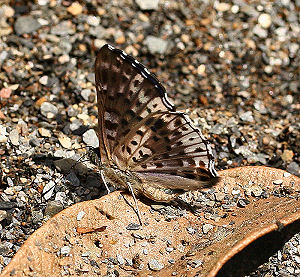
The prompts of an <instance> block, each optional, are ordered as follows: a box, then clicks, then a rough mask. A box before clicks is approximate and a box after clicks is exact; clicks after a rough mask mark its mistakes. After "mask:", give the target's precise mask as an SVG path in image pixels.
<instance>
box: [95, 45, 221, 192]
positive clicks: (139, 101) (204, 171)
mask: <svg viewBox="0 0 300 277" xmlns="http://www.w3.org/2000/svg"><path fill="white" fill-rule="evenodd" d="M95 74H96V87H97V93H98V109H99V127H100V134H99V140H100V153H101V161H102V162H104V163H106V164H114V165H117V166H118V168H119V169H120V170H123V171H130V172H135V173H137V175H138V176H139V177H140V178H141V180H145V181H147V182H149V180H152V182H156V183H157V186H162V187H167V186H170V180H172V184H173V185H174V184H176V185H175V186H176V187H177V188H181V189H184V188H185V187H189V186H188V184H190V187H193V189H195V188H197V186H198V187H200V186H201V185H203V184H207V185H209V184H212V183H213V182H214V180H215V178H214V177H216V176H217V174H216V171H215V169H214V166H213V163H214V162H213V156H212V153H211V148H210V146H209V144H208V142H207V141H206V140H205V139H204V138H203V136H202V134H201V132H200V130H199V129H197V128H195V127H194V126H193V125H192V123H191V121H190V120H189V118H188V117H187V116H186V115H185V114H183V113H181V112H176V111H175V108H174V106H173V105H172V104H171V103H170V102H169V101H168V99H167V96H166V92H165V89H164V88H163V87H162V85H161V84H160V83H159V81H158V80H157V79H156V77H154V75H152V74H150V73H149V71H148V70H147V69H146V68H145V67H144V66H143V65H142V64H140V63H138V62H137V61H136V60H134V59H133V58H132V57H130V56H128V55H127V54H125V53H124V52H123V51H121V50H118V49H115V48H113V47H111V46H109V45H105V46H104V47H102V48H101V50H100V51H99V53H98V55H97V59H96V63H95ZM153 174H154V175H153ZM168 176H169V177H170V176H172V177H170V178H169V181H168V180H167V179H168Z"/></svg>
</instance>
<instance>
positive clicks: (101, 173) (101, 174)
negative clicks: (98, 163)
mask: <svg viewBox="0 0 300 277" xmlns="http://www.w3.org/2000/svg"><path fill="white" fill-rule="evenodd" d="M100 176H101V179H102V182H103V184H104V186H105V188H106V190H107V193H110V189H109V188H108V185H107V183H106V181H105V178H104V175H103V172H102V170H100Z"/></svg>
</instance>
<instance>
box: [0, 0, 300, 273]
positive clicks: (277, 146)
mask: <svg viewBox="0 0 300 277" xmlns="http://www.w3.org/2000/svg"><path fill="white" fill-rule="evenodd" d="M26 2H27V1H21V0H20V1H17V0H16V1H1V3H0V67H1V71H0V159H1V164H0V166H1V167H0V173H1V175H0V271H1V269H2V268H3V267H4V266H5V265H6V264H7V263H8V262H9V261H10V259H11V258H12V257H13V255H14V253H15V252H16V251H17V250H18V249H19V247H20V246H21V245H22V244H23V242H24V240H26V238H27V237H28V236H29V235H30V234H31V233H32V232H33V231H34V230H36V229H37V228H38V227H39V226H41V225H42V223H43V222H44V221H46V220H47V219H49V217H51V216H52V215H54V214H56V213H57V212H58V211H60V210H62V209H64V208H66V207H68V206H70V205H72V204H73V203H76V202H79V201H82V200H88V199H95V198H97V197H99V195H103V194H105V191H104V189H103V187H102V186H101V184H100V182H99V180H98V178H97V177H95V176H93V175H88V177H83V176H82V175H81V176H80V175H79V174H77V175H76V174H75V173H72V174H70V175H68V176H67V179H68V180H69V183H66V182H62V179H61V178H62V177H61V176H62V175H61V173H60V172H58V171H57V170H56V169H55V166H54V161H55V160H58V159H61V158H71V157H72V159H75V160H77V159H78V158H79V157H80V156H82V154H83V153H85V152H86V146H87V145H90V146H93V145H94V142H95V132H94V131H93V129H92V127H93V126H94V125H95V124H96V123H97V107H96V105H95V98H96V94H95V89H94V85H93V83H94V73H93V63H94V59H95V53H96V51H97V49H99V48H100V47H101V46H102V45H104V44H105V43H111V44H112V45H114V46H116V47H118V48H121V49H122V50H124V51H126V52H127V53H128V54H131V55H132V56H134V57H136V58H137V59H138V60H139V61H141V62H142V63H144V64H145V65H146V66H147V67H148V68H149V69H150V70H151V71H152V72H154V73H155V74H156V75H157V76H158V77H159V79H160V81H161V82H162V83H163V84H164V85H165V86H166V89H167V91H168V92H169V97H170V98H172V99H175V100H174V102H175V105H176V106H178V107H179V109H180V110H183V111H187V112H188V113H189V114H190V116H191V118H192V120H193V121H194V122H195V125H197V126H199V127H200V128H201V129H202V131H203V133H204V134H205V135H206V137H207V138H208V139H209V140H210V142H211V143H212V145H213V147H214V149H215V152H216V157H217V159H216V167H217V169H218V170H220V169H226V168H230V167H236V166H243V165H267V166H272V167H276V168H281V169H285V170H287V171H288V172H290V173H292V174H296V175H298V176H299V169H300V167H299V165H300V160H299V148H300V147H299V146H300V145H299V144H300V135H299V129H300V124H299V108H300V104H299V64H300V63H299V38H300V24H299V10H300V1H299V0H296V1H290V0H284V1H279V0H274V1H272V2H270V1H243V0H235V1H227V2H226V3H225V2H218V1H207V0H203V1H197V0H186V1H154V0H151V1H148V0H144V1H138V0H136V1H130V0H120V1H100V3H99V4H98V3H97V1H95V0H90V1H80V2H79V3H77V2H73V1H57V0H37V1H34V4H28V3H27V4H26ZM187 108H188V110H186V109H187ZM297 116H298V118H297ZM297 119H298V120H297ZM87 183H88V184H89V186H86V184H87ZM55 184H56V185H55ZM70 184H72V185H70ZM53 185H55V187H53ZM52 187H53V188H52ZM42 194H44V197H42ZM299 263H300V236H299V233H298V234H296V235H295V236H294V237H293V238H292V239H291V240H289V241H288V242H287V243H286V244H285V245H284V247H283V248H282V249H281V250H280V251H278V252H277V253H276V254H275V255H274V256H272V257H270V258H269V262H267V263H266V264H264V265H262V266H260V267H259V268H258V269H257V271H256V272H254V273H253V274H251V276H299V274H300V268H299Z"/></svg>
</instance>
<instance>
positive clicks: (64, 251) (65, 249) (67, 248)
mask: <svg viewBox="0 0 300 277" xmlns="http://www.w3.org/2000/svg"><path fill="white" fill-rule="evenodd" d="M70 251H71V247H70V246H63V247H62V248H60V254H61V255H63V256H67V255H69V254H70Z"/></svg>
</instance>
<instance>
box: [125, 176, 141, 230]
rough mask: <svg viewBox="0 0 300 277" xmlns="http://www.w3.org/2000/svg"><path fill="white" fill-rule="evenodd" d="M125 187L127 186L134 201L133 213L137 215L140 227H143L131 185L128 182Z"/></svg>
mask: <svg viewBox="0 0 300 277" xmlns="http://www.w3.org/2000/svg"><path fill="white" fill-rule="evenodd" d="M127 186H128V188H129V191H130V193H131V195H132V197H133V200H134V203H135V207H136V210H135V211H136V214H137V216H138V219H139V222H140V224H141V226H142V225H143V222H142V217H141V213H140V210H139V207H138V203H137V200H136V197H135V195H134V192H133V189H132V186H131V184H130V183H129V182H127ZM123 197H124V196H123Z"/></svg>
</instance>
